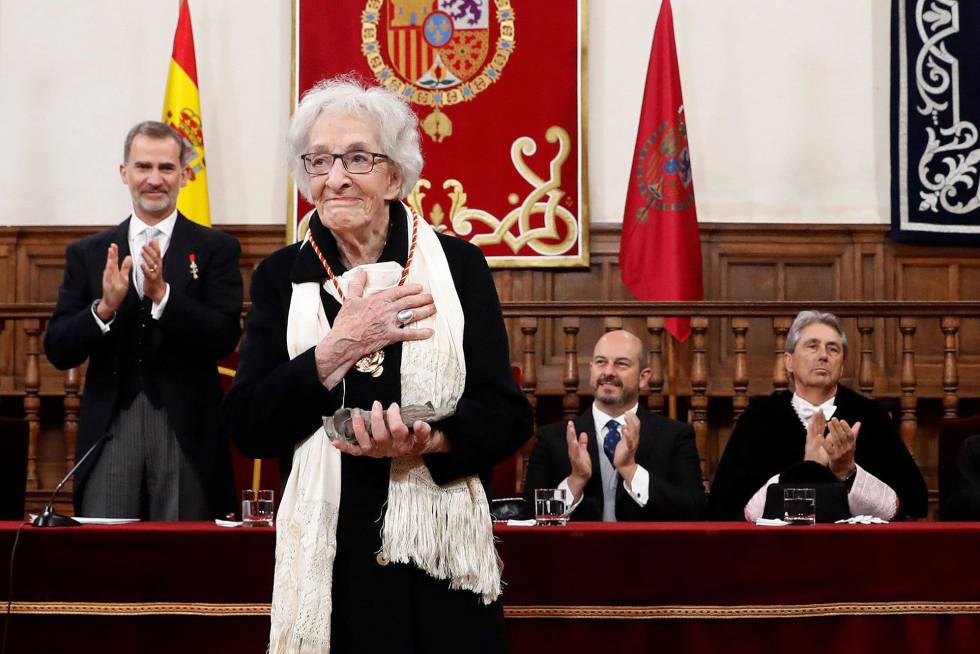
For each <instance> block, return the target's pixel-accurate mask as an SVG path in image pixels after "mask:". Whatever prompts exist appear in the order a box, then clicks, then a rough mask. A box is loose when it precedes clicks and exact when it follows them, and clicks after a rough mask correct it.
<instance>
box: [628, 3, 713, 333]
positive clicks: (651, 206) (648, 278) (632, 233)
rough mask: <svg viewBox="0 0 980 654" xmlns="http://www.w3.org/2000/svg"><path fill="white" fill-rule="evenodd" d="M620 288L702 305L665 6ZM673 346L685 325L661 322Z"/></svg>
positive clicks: (640, 137)
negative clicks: (672, 337)
mask: <svg viewBox="0 0 980 654" xmlns="http://www.w3.org/2000/svg"><path fill="white" fill-rule="evenodd" d="M619 270H620V275H621V276H622V279H623V284H624V285H625V286H626V287H627V288H628V289H629V290H630V291H631V292H632V293H633V295H634V296H635V297H636V299H638V300H644V301H658V300H661V301H665V300H678V301H682V300H702V299H704V290H703V288H702V286H701V237H700V235H699V234H698V217H697V210H696V209H695V206H694V184H693V180H692V178H691V157H690V152H689V150H688V147H687V124H686V123H685V121H684V99H683V97H682V96H681V79H680V73H679V72H678V69H677V49H676V47H675V46H674V18H673V14H672V12H671V10H670V0H663V3H662V4H661V5H660V17H659V18H658V19H657V29H656V31H655V32H654V35H653V47H652V48H651V50H650V63H649V65H648V66H647V82H646V90H645V91H644V93H643V107H642V109H641V110H640V124H639V128H638V129H637V133H636V149H635V150H634V152H633V168H632V171H631V173H630V180H629V187H628V189H627V191H626V210H625V213H624V215H623V235H622V239H621V241H620V244H619ZM665 327H666V328H667V331H669V332H670V333H671V334H672V335H673V336H674V338H676V339H677V340H678V341H684V340H686V339H687V337H688V336H690V334H691V321H690V320H689V319H687V318H667V320H666V321H665Z"/></svg>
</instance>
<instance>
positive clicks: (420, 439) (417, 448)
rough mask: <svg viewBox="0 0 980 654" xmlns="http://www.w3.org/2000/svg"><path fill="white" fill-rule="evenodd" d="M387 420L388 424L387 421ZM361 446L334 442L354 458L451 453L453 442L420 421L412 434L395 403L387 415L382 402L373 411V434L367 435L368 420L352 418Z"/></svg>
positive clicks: (413, 428)
mask: <svg viewBox="0 0 980 654" xmlns="http://www.w3.org/2000/svg"><path fill="white" fill-rule="evenodd" d="M386 417H387V422H386V421H385V418H386ZM351 424H352V426H353V427H354V437H355V438H356V439H357V445H351V444H350V443H347V442H344V441H334V443H333V446H334V447H336V448H337V449H338V450H340V451H341V452H343V453H345V454H350V455H353V456H371V457H375V458H377V459H380V458H383V457H390V458H395V457H399V456H419V455H422V454H429V453H430V452H448V451H449V449H450V448H449V441H448V440H447V439H446V435H445V434H443V433H442V432H441V431H439V430H438V429H433V428H432V425H430V424H429V423H427V422H423V421H421V420H416V421H415V424H414V425H412V429H411V430H409V428H408V426H407V425H406V424H405V423H404V422H402V414H401V409H400V408H399V406H398V404H397V403H393V404H392V405H391V406H390V407H388V410H387V411H385V410H384V408H383V407H382V406H381V402H375V403H374V405H373V406H372V407H371V433H370V434H369V433H368V431H367V427H366V426H365V424H364V418H362V417H361V416H359V415H355V416H353V417H352V418H351Z"/></svg>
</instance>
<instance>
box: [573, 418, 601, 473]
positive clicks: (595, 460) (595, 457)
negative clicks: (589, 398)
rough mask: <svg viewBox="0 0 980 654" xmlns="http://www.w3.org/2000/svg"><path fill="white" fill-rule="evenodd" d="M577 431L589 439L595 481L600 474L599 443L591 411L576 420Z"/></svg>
mask: <svg viewBox="0 0 980 654" xmlns="http://www.w3.org/2000/svg"><path fill="white" fill-rule="evenodd" d="M575 430H576V433H578V434H581V433H582V432H583V431H584V432H585V433H586V434H587V435H588V437H589V458H590V459H592V479H593V480H594V479H595V478H596V474H597V473H598V472H599V441H598V439H597V438H596V434H595V420H594V419H593V418H592V410H591V409H589V411H588V412H587V413H583V414H582V415H580V416H579V417H578V418H577V419H576V420H575ZM590 482H591V480H590Z"/></svg>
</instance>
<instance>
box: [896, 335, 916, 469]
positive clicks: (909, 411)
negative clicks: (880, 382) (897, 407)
mask: <svg viewBox="0 0 980 654" xmlns="http://www.w3.org/2000/svg"><path fill="white" fill-rule="evenodd" d="M898 328H899V329H900V330H901V332H902V379H901V384H902V398H901V407H902V426H901V432H902V440H903V441H905V446H906V447H908V448H909V451H910V452H912V453H913V454H915V437H916V431H918V421H917V420H916V416H915V405H916V398H915V386H916V379H915V346H914V337H915V329H916V322H915V318H901V319H899V321H898Z"/></svg>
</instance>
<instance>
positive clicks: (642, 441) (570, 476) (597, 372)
mask: <svg viewBox="0 0 980 654" xmlns="http://www.w3.org/2000/svg"><path fill="white" fill-rule="evenodd" d="M642 356H643V343H642V342H641V341H640V339H638V338H637V337H636V336H634V335H633V334H631V333H629V332H626V331H622V330H619V331H613V332H609V333H607V334H605V335H603V336H602V338H600V339H599V340H598V342H597V343H596V345H595V350H594V351H593V353H592V362H591V364H590V368H589V370H590V372H589V382H590V384H591V386H592V389H593V391H594V395H595V401H594V402H593V405H592V410H591V411H588V412H586V413H583V414H582V415H580V416H579V417H578V418H576V419H575V420H574V421H569V422H568V424H567V425H565V426H564V428H563V426H562V425H561V424H553V425H548V426H546V427H543V428H542V429H541V433H540V434H539V436H538V442H537V444H536V445H535V447H534V451H533V452H532V454H531V459H530V461H528V466H527V477H526V480H525V484H524V489H525V494H526V497H527V499H528V501H529V502H531V503H532V505H533V501H534V490H535V489H537V488H565V489H567V491H568V495H569V499H570V502H571V505H570V509H569V512H570V516H569V517H570V519H572V520H604V521H607V522H608V521H616V520H622V521H626V520H635V521H639V520H696V519H697V518H698V517H699V516H700V515H701V511H702V509H703V508H704V503H705V497H704V489H703V486H702V483H701V468H700V464H699V460H698V451H697V447H696V445H695V442H694V430H693V429H691V427H690V426H689V425H686V424H684V423H681V422H677V421H676V420H670V419H669V418H665V417H663V416H660V415H657V414H655V413H651V412H648V411H641V410H638V406H639V405H638V398H639V393H640V385H641V384H645V383H646V381H647V379H648V378H649V377H650V369H649V368H641V365H640V361H641V358H642ZM576 434H578V436H576Z"/></svg>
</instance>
